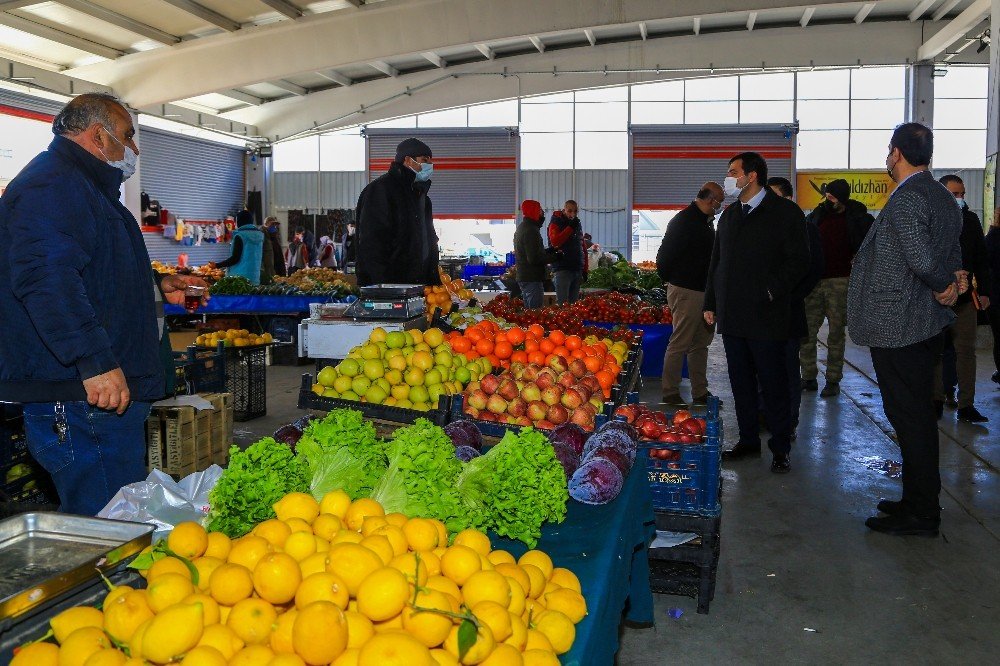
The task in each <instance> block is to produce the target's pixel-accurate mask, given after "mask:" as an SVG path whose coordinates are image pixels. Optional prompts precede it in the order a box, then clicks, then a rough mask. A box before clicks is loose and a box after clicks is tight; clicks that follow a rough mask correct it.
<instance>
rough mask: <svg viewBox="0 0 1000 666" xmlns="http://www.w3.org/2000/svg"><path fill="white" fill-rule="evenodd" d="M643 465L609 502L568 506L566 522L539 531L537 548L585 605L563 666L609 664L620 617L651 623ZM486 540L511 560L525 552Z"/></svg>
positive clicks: (651, 529) (651, 527)
mask: <svg viewBox="0 0 1000 666" xmlns="http://www.w3.org/2000/svg"><path fill="white" fill-rule="evenodd" d="M643 463H644V461H642V460H636V464H635V465H633V466H632V471H631V472H630V473H629V475H628V478H627V479H626V480H625V485H624V486H623V487H622V492H621V494H620V495H619V496H618V498H617V499H616V500H614V501H613V502H610V503H609V504H604V505H597V506H590V505H587V504H581V503H579V502H577V501H575V500H570V501H569V504H568V505H567V513H566V520H565V521H563V522H562V523H561V524H559V525H546V526H545V527H544V528H542V538H541V540H539V542H538V545H537V546H536V548H537V549H538V550H542V551H544V552H546V553H548V554H549V556H551V557H552V561H553V563H554V564H555V565H556V566H558V567H566V568H567V569H570V570H571V571H572V572H573V573H575V574H576V575H577V577H578V578H579V579H580V582H581V584H582V586H583V595H584V597H585V598H586V600H587V616H586V617H585V618H583V620H582V621H581V622H580V624H578V625H576V640H575V641H574V642H573V648H572V649H571V650H570V651H569V652H567V653H566V654H564V655H563V656H562V658H561V661H562V663H563V664H564V666H588V665H590V664H593V665H594V666H604V665H605V664H612V663H614V657H615V653H616V652H617V651H618V627H619V625H620V623H621V621H622V614H623V612H624V614H625V615H624V619H626V620H628V621H629V622H634V623H637V624H646V625H649V624H652V623H653V593H652V592H651V591H650V588H649V559H648V550H647V546H648V544H649V543H650V540H651V539H652V538H653V536H654V533H655V523H654V516H653V505H652V502H651V499H650V494H649V481H648V479H647V474H646V466H645V464H643ZM491 539H492V541H493V547H494V548H497V549H503V550H507V551H509V552H510V553H511V554H512V555H513V556H514V557H520V556H521V555H522V554H523V553H524V552H525V551H526V550H528V548H527V546H525V545H524V544H523V543H521V542H520V541H512V540H510V539H505V538H501V537H498V536H496V535H491Z"/></svg>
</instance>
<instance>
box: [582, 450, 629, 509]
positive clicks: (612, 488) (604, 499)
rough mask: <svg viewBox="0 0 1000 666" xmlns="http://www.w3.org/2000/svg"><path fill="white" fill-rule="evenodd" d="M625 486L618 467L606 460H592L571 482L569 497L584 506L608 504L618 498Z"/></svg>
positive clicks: (584, 464)
mask: <svg viewBox="0 0 1000 666" xmlns="http://www.w3.org/2000/svg"><path fill="white" fill-rule="evenodd" d="M624 484H625V480H624V478H623V477H622V473H621V472H620V471H619V470H618V468H617V467H615V466H614V465H613V464H612V463H610V462H608V461H607V460H605V459H604V458H592V459H591V460H588V461H587V462H585V463H583V464H582V465H580V467H579V469H577V470H576V472H575V473H574V474H573V478H571V479H570V480H569V496H570V497H572V498H573V499H575V500H576V501H578V502H582V503H584V504H607V503H608V502H610V501H611V500H613V499H615V498H616V497H618V493H620V492H621V491H622V486H623V485H624Z"/></svg>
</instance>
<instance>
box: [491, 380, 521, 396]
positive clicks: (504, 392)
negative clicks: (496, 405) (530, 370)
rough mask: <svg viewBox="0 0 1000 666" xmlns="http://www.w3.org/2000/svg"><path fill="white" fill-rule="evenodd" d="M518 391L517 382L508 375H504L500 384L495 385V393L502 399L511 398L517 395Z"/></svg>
mask: <svg viewBox="0 0 1000 666" xmlns="http://www.w3.org/2000/svg"><path fill="white" fill-rule="evenodd" d="M520 393H521V392H520V391H519V390H518V389H517V384H515V383H514V380H513V379H511V378H510V377H504V378H503V379H502V380H501V381H500V385H499V386H498V387H497V390H496V394H497V395H498V396H500V397H501V398H503V399H504V400H508V401H509V400H513V399H514V398H516V397H517V396H518V395H520Z"/></svg>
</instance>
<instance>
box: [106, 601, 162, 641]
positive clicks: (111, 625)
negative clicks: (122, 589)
mask: <svg viewBox="0 0 1000 666" xmlns="http://www.w3.org/2000/svg"><path fill="white" fill-rule="evenodd" d="M151 617H153V611H152V609H151V608H150V607H149V604H148V603H147V602H146V595H145V594H142V593H141V592H137V591H135V590H132V591H131V592H128V593H126V594H123V595H119V597H118V598H117V599H115V600H114V601H112V602H111V603H110V604H107V603H105V604H104V623H103V626H104V631H106V632H107V633H108V636H110V637H111V638H113V639H115V640H116V641H118V642H119V643H127V642H128V641H129V639H131V638H132V634H134V633H135V630H136V629H138V628H139V625H140V624H142V623H143V622H145V621H146V620H148V619H150V618H151Z"/></svg>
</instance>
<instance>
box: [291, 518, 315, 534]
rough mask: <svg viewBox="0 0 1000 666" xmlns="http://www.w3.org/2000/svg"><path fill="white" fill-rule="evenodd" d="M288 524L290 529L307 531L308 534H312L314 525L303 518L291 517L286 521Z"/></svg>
mask: <svg viewBox="0 0 1000 666" xmlns="http://www.w3.org/2000/svg"><path fill="white" fill-rule="evenodd" d="M285 524H286V525H288V529H290V530H291V531H292V532H305V533H306V534H312V533H313V530H312V525H310V524H309V523H308V522H306V521H305V520H303V519H302V518H289V519H288V520H286V521H285Z"/></svg>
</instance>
